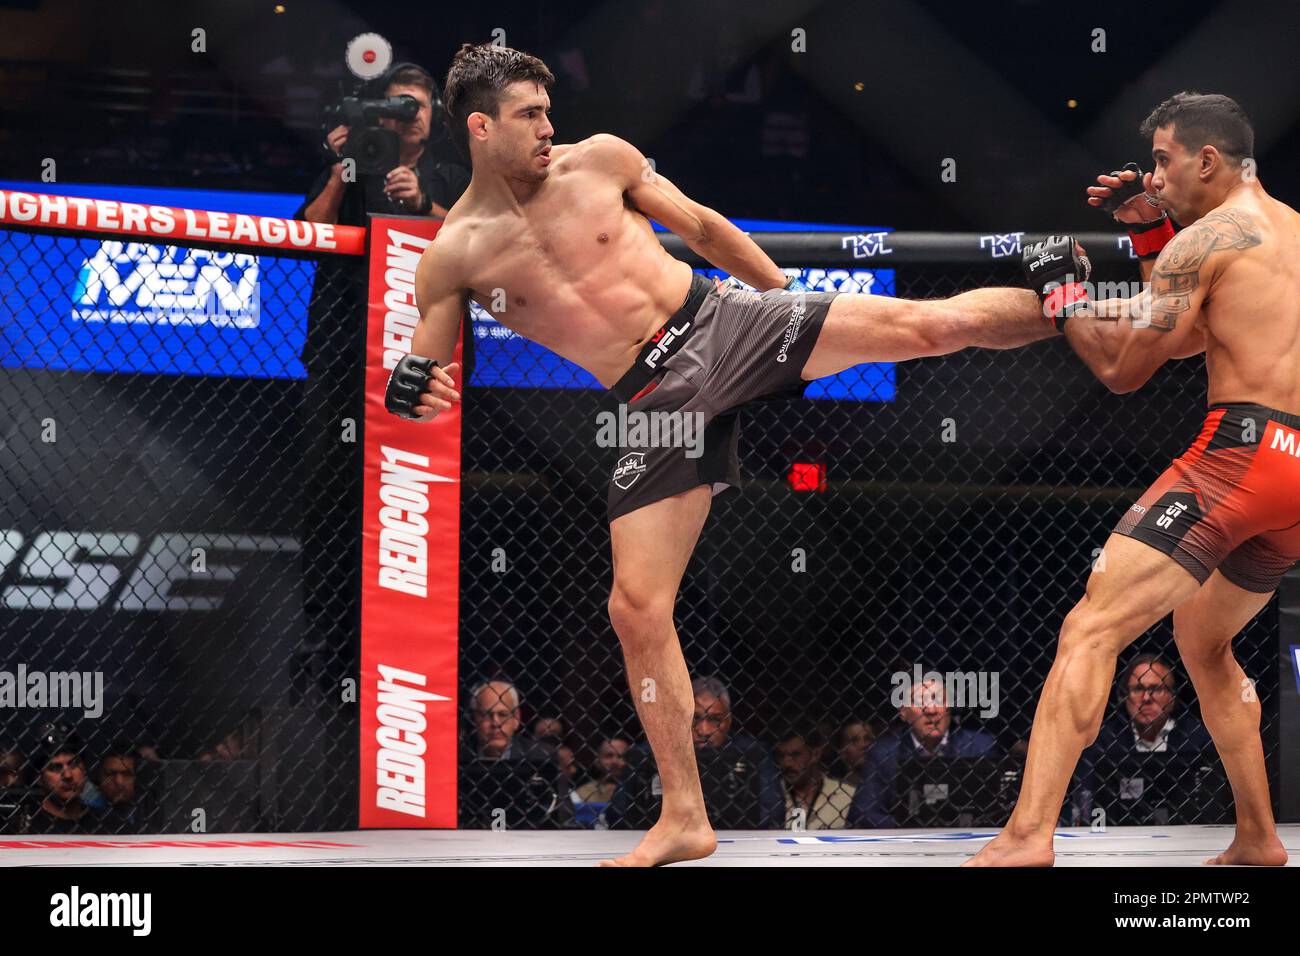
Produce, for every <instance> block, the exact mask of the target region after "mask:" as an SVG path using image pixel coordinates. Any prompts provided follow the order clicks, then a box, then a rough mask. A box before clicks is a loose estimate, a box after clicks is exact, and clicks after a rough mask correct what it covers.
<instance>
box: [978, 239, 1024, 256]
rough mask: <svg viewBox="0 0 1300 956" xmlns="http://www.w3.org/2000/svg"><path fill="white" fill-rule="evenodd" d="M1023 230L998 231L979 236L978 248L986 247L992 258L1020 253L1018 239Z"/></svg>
mask: <svg viewBox="0 0 1300 956" xmlns="http://www.w3.org/2000/svg"><path fill="white" fill-rule="evenodd" d="M1024 237H1025V234H1024V233H1023V232H1000V233H996V234H994V235H992V236H980V248H981V249H988V250H989V252H990V254H991V255H992V256H993V258H994V259H1005V258H1007V257H1008V256H1018V255H1020V240H1022V239H1023V238H1024Z"/></svg>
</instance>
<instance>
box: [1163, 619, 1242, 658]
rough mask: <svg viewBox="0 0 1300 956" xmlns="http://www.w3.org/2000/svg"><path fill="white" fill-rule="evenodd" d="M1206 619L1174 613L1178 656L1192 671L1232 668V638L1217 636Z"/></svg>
mask: <svg viewBox="0 0 1300 956" xmlns="http://www.w3.org/2000/svg"><path fill="white" fill-rule="evenodd" d="M1211 624H1212V622H1209V623H1207V622H1206V621H1205V620H1204V619H1199V618H1197V617H1196V616H1195V615H1192V614H1179V613H1178V612H1177V611H1175V612H1174V643H1175V644H1177V645H1178V656H1179V657H1181V658H1182V659H1183V662H1184V663H1185V664H1186V665H1187V666H1188V667H1189V668H1191V669H1193V670H1195V669H1204V668H1212V667H1228V666H1231V663H1232V660H1233V657H1232V638H1231V637H1226V638H1225V637H1222V636H1220V635H1219V634H1217V633H1216V632H1215V631H1214V629H1213V628H1212V626H1210V625H1211Z"/></svg>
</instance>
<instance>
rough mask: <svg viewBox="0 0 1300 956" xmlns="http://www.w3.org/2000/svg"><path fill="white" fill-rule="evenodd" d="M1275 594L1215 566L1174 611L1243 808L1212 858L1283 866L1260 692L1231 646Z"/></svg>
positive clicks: (1182, 650)
mask: <svg viewBox="0 0 1300 956" xmlns="http://www.w3.org/2000/svg"><path fill="white" fill-rule="evenodd" d="M1272 596H1273V595H1272V594H1271V593H1267V594H1260V593H1257V592H1255V591H1247V590H1245V589H1244V588H1239V587H1237V585H1235V584H1233V583H1232V582H1231V581H1229V580H1228V579H1227V578H1225V577H1224V576H1223V575H1222V574H1221V573H1220V572H1218V571H1215V572H1214V574H1212V575H1211V576H1210V579H1209V580H1208V581H1206V582H1205V584H1204V585H1202V587H1201V589H1200V590H1199V591H1197V592H1196V594H1194V595H1193V596H1192V597H1191V598H1189V599H1188V600H1187V601H1186V602H1185V603H1183V604H1182V605H1181V606H1179V608H1178V609H1177V610H1176V611H1174V639H1175V640H1176V641H1177V643H1178V653H1179V654H1180V655H1181V656H1182V659H1183V664H1184V665H1186V667H1187V673H1188V675H1189V676H1190V677H1191V679H1192V685H1193V686H1194V687H1195V688H1196V696H1197V698H1198V699H1199V700H1200V702H1201V717H1202V718H1203V719H1204V720H1205V726H1206V728H1207V729H1208V730H1209V731H1210V736H1211V737H1213V738H1214V746H1215V748H1216V749H1217V750H1218V751H1219V757H1220V759H1222V761H1223V767H1224V769H1225V770H1226V771H1227V773H1228V782H1229V783H1230V784H1231V785H1232V798H1233V802H1234V803H1235V804H1236V810H1237V832H1236V835H1235V836H1234V838H1233V841H1232V844H1231V845H1230V846H1229V847H1228V849H1227V850H1225V851H1224V852H1223V853H1221V854H1219V855H1218V856H1216V857H1213V858H1211V859H1209V860H1206V861H1205V862H1207V863H1227V864H1254V865H1257V866H1281V865H1282V864H1284V863H1286V860H1287V853H1286V850H1285V849H1284V848H1283V846H1282V841H1281V840H1279V839H1278V836H1277V827H1276V825H1275V824H1274V821H1273V805H1272V801H1271V800H1270V799H1269V793H1268V776H1267V774H1266V773H1265V770H1264V745H1263V741H1262V740H1261V739H1260V736H1259V720H1260V705H1259V699H1258V698H1257V697H1256V696H1255V694H1254V693H1253V692H1252V688H1251V686H1250V684H1249V683H1248V681H1247V679H1246V672H1245V671H1243V670H1242V669H1241V665H1240V664H1238V663H1237V659H1236V657H1235V656H1234V655H1233V653H1232V640H1233V638H1234V637H1236V636H1237V634H1238V633H1239V632H1240V631H1241V629H1242V628H1243V627H1245V626H1246V625H1247V624H1248V623H1250V621H1251V619H1252V618H1254V616H1255V615H1256V614H1258V613H1259V612H1260V610H1261V609H1262V608H1263V607H1264V605H1266V604H1267V603H1268V601H1269V598H1271V597H1272Z"/></svg>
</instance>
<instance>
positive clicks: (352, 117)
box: [325, 33, 442, 176]
mask: <svg viewBox="0 0 1300 956" xmlns="http://www.w3.org/2000/svg"><path fill="white" fill-rule="evenodd" d="M392 59H393V53H392V48H391V47H390V46H389V44H388V41H387V40H385V39H384V38H383V37H381V36H380V35H379V34H377V33H363V34H361V35H360V36H357V37H354V38H353V39H352V40H351V41H350V42H349V43H348V49H347V56H346V61H347V65H348V69H349V70H351V71H352V73H353V75H354V76H356V77H357V79H358V81H359V82H358V83H356V84H355V86H354V89H353V90H352V91H351V92H350V93H348V94H346V95H344V96H343V97H342V98H341V99H340V100H339V101H338V102H336V103H333V104H331V105H329V106H327V107H326V108H325V130H326V131H329V130H331V129H333V128H334V127H336V126H347V127H348V141H347V143H346V144H345V145H344V147H343V155H342V158H343V159H345V160H347V159H350V160H352V161H353V162H354V163H355V164H356V172H357V175H358V176H373V175H381V176H382V175H385V174H387V173H388V172H390V171H391V170H393V169H394V168H395V167H396V166H397V165H398V162H399V160H400V151H401V150H400V145H401V137H400V136H399V135H398V133H397V131H396V130H392V129H388V128H386V127H384V126H381V125H380V123H379V121H380V120H381V119H384V118H388V119H396V120H404V121H409V120H412V119H414V118H415V116H416V114H417V113H419V111H420V104H419V102H418V101H417V100H416V99H415V97H413V96H407V95H405V94H403V95H401V96H388V95H387V93H388V86H389V84H390V83H391V79H392V77H394V76H396V75H397V74H398V73H399V72H400V71H401V70H402V69H404V68H406V67H413V66H415V65H416V64H414V63H398V64H396V65H393V63H392ZM432 99H433V114H434V116H433V123H432V124H431V129H430V136H431V137H432V135H433V133H434V132H435V131H439V130H440V121H441V119H442V103H441V101H440V100H439V99H438V98H437V96H436V94H435V95H434V96H433V97H432ZM329 158H330V159H331V160H333V154H332V153H331V156H330V157H329Z"/></svg>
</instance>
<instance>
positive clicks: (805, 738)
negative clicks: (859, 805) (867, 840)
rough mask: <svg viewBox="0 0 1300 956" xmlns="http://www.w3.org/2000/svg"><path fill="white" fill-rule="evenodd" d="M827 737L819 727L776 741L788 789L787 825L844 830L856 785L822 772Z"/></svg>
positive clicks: (780, 764)
mask: <svg viewBox="0 0 1300 956" xmlns="http://www.w3.org/2000/svg"><path fill="white" fill-rule="evenodd" d="M824 749H825V740H824V738H823V737H822V736H821V734H820V733H818V732H817V731H811V732H809V733H799V732H797V731H796V732H793V733H788V734H786V735H785V736H784V737H782V738H781V739H780V740H779V741H778V742H777V745H776V764H777V767H778V768H779V769H780V771H781V786H782V790H783V791H784V793H785V825H786V826H787V827H788V828H790V829H794V830H842V829H843V828H844V827H846V826H847V825H848V813H849V807H850V805H851V804H852V803H853V793H854V788H853V787H852V786H850V785H848V784H845V783H843V782H841V781H839V780H836V779H835V778H833V777H828V776H826V774H824V773H823V772H822V764H821V759H822V751H823V750H824Z"/></svg>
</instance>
